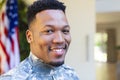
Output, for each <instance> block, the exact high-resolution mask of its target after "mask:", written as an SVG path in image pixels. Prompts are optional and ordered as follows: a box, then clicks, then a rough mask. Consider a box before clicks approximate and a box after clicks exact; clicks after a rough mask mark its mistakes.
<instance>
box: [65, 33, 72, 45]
mask: <svg viewBox="0 0 120 80" xmlns="http://www.w3.org/2000/svg"><path fill="white" fill-rule="evenodd" d="M65 39H66V41H67V42H68V43H69V44H70V42H71V36H70V35H69V36H66V37H65Z"/></svg>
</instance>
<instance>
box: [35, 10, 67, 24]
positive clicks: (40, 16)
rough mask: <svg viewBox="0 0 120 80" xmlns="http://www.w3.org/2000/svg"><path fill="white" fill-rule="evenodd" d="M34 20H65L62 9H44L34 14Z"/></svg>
mask: <svg viewBox="0 0 120 80" xmlns="http://www.w3.org/2000/svg"><path fill="white" fill-rule="evenodd" d="M36 20H38V21H41V22H47V21H54V22H55V21H56V22H57V21H64V22H67V19H66V16H65V13H64V12H63V11H62V10H44V11H42V12H39V13H37V14H36Z"/></svg>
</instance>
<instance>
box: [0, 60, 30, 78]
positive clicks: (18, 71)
mask: <svg viewBox="0 0 120 80" xmlns="http://www.w3.org/2000/svg"><path fill="white" fill-rule="evenodd" d="M28 66H29V63H28V62H27V59H25V60H24V61H22V62H21V63H20V64H19V65H18V66H16V67H15V68H13V69H11V70H10V71H8V72H7V73H5V74H3V75H1V76H0V80H16V79H17V78H18V79H23V78H25V77H27V75H28V68H29V67H28Z"/></svg>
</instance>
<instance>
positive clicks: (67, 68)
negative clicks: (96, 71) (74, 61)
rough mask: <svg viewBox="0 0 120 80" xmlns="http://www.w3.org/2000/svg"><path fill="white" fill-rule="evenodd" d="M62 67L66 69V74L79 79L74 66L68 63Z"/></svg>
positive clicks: (76, 79) (75, 79)
mask: <svg viewBox="0 0 120 80" xmlns="http://www.w3.org/2000/svg"><path fill="white" fill-rule="evenodd" d="M62 67H63V68H64V70H65V71H64V72H65V74H67V75H69V77H72V78H73V79H74V80H79V77H78V75H77V73H76V71H75V70H74V69H73V68H72V67H70V66H67V65H63V66H62Z"/></svg>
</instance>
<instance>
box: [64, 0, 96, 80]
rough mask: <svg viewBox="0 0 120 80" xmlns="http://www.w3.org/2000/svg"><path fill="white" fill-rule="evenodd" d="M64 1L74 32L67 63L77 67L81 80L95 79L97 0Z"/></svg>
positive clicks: (72, 31)
mask: <svg viewBox="0 0 120 80" xmlns="http://www.w3.org/2000/svg"><path fill="white" fill-rule="evenodd" d="M62 1H63V2H65V4H66V5H67V12H66V13H67V17H68V21H69V24H70V26H71V34H72V43H71V45H70V48H69V51H68V53H67V58H66V63H67V64H68V65H70V66H72V67H74V68H75V70H76V71H77V73H78V74H79V77H80V79H81V80H95V76H96V75H95V66H94V60H93V59H94V52H93V51H94V33H95V24H96V22H95V0H74V1H73V0H62Z"/></svg>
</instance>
